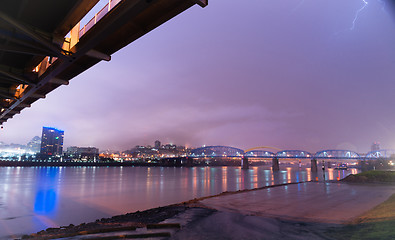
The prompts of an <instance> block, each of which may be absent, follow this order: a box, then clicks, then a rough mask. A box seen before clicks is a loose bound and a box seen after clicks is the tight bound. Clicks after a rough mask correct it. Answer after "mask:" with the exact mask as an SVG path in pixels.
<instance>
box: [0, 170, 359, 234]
mask: <svg viewBox="0 0 395 240" xmlns="http://www.w3.org/2000/svg"><path fill="white" fill-rule="evenodd" d="M280 168H281V171H279V172H274V173H273V172H272V171H271V169H270V167H266V166H259V167H251V168H250V169H248V170H243V169H241V168H240V167H193V168H173V167H168V168H166V167H0V238H7V236H8V237H9V236H18V235H21V234H28V233H33V232H37V231H40V230H43V229H46V228H48V227H59V226H66V225H69V224H70V223H73V224H74V225H77V224H80V223H82V222H90V221H94V220H96V219H99V218H103V217H110V216H113V215H119V214H124V213H128V212H135V211H137V210H140V211H141V210H145V209H149V208H154V207H159V206H165V205H169V204H173V203H179V202H182V201H187V200H190V199H193V198H198V197H203V196H209V195H214V194H218V193H221V192H224V191H236V190H241V189H252V188H257V187H263V186H268V185H274V184H281V183H290V182H299V181H310V180H314V179H316V177H318V178H319V180H322V179H323V172H322V170H321V169H320V170H319V171H318V173H316V174H312V173H311V171H310V169H309V168H303V167H302V168H299V167H297V166H296V167H295V166H294V167H285V166H280ZM350 173H357V170H356V169H350V170H334V169H327V171H326V172H325V177H326V179H327V180H336V179H337V178H340V179H341V178H344V177H346V176H347V175H349V174H350Z"/></svg>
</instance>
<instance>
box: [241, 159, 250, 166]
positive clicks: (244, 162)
mask: <svg viewBox="0 0 395 240" xmlns="http://www.w3.org/2000/svg"><path fill="white" fill-rule="evenodd" d="M249 165H250V164H249V162H248V157H246V156H243V157H242V158H241V168H242V169H248V168H249V167H250V166H249Z"/></svg>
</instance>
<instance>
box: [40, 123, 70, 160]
mask: <svg viewBox="0 0 395 240" xmlns="http://www.w3.org/2000/svg"><path fill="white" fill-rule="evenodd" d="M63 137H64V131H62V130H59V129H56V128H50V127H43V134H42V137H41V151H40V154H41V155H44V156H54V157H60V156H61V155H62V151H63Z"/></svg>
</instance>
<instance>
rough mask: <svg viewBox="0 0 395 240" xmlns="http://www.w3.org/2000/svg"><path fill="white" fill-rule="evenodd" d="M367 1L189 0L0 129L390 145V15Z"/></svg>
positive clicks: (8, 135) (78, 137) (316, 145)
mask: <svg viewBox="0 0 395 240" xmlns="http://www.w3.org/2000/svg"><path fill="white" fill-rule="evenodd" d="M368 2H369V4H368V5H367V6H366V7H365V8H364V9H363V11H360V12H359V14H358V15H356V13H357V10H358V9H361V7H362V6H363V5H364V4H363V1H358V0H355V1H347V2H344V1H340V0H338V1H321V2H319V3H316V2H315V1H304V2H303V3H302V2H295V1H285V0H284V1H276V2H273V1H264V2H263V1H251V2H250V3H249V4H248V5H246V4H243V3H241V2H229V1H225V0H222V1H221V0H218V1H210V3H209V6H208V7H206V8H204V9H201V8H200V7H197V6H195V7H193V8H191V9H189V10H187V11H186V12H184V13H182V14H180V15H179V16H177V17H176V18H174V19H172V20H171V21H169V22H167V23H165V24H164V25H163V26H160V27H159V28H158V29H156V30H154V31H152V32H150V33H149V34H147V35H146V36H144V37H143V38H142V39H139V40H137V41H136V42H135V43H132V44H131V45H130V46H128V47H126V48H124V49H122V50H120V51H119V52H118V53H116V54H114V55H113V56H112V60H111V61H110V62H108V63H107V62H101V63H100V64H98V65H97V66H95V67H93V68H92V69H89V70H88V71H86V72H84V73H82V74H81V75H80V76H78V77H76V78H75V79H73V80H72V81H70V85H69V86H63V87H60V88H59V89H56V90H55V91H54V92H52V93H50V94H49V95H48V96H47V98H46V99H42V100H39V101H37V102H36V103H34V104H33V105H32V107H31V108H28V109H25V110H23V111H22V112H21V114H19V115H16V116H15V117H14V118H13V119H10V120H9V121H8V122H6V123H5V124H4V129H3V130H2V131H1V132H0V141H3V142H8V143H12V142H13V143H21V142H23V143H26V142H28V141H29V140H30V139H31V137H33V136H36V135H40V129H41V126H56V127H58V128H60V129H64V130H65V132H66V136H65V145H66V146H71V145H78V146H96V147H98V148H99V149H107V148H109V149H114V150H126V149H129V148H130V147H133V146H135V145H148V144H153V142H154V141H155V140H157V139H162V141H163V142H169V143H170V142H173V143H180V144H185V145H187V146H202V145H226V146H236V147H240V148H244V149H247V148H249V147H255V146H257V145H267V146H273V147H278V148H288V149H304V150H306V151H311V152H314V151H317V150H320V149H322V148H338V149H350V150H355V151H357V152H363V151H366V150H367V149H369V148H370V145H371V144H372V142H374V141H379V142H381V143H382V144H383V146H382V148H395V137H394V136H393V133H394V132H395V124H394V122H395V113H394V112H393V111H391V109H392V106H393V104H394V100H393V98H392V97H391V96H392V93H393V90H395V87H394V84H393V79H392V78H391V76H394V74H395V70H394V69H393V67H392V65H393V63H394V62H395V50H394V48H393V47H392V45H393V42H394V40H395V28H394V21H393V18H392V17H393V16H391V15H390V11H389V10H388V9H387V8H386V6H385V5H382V4H381V3H380V2H379V1H368ZM109 82H111V83H112V84H109ZM21 132H23V133H28V134H27V135H28V136H21Z"/></svg>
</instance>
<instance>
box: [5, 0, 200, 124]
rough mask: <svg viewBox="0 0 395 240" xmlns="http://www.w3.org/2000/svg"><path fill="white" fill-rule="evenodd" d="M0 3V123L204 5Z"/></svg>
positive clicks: (177, 1) (81, 0) (74, 0)
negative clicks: (90, 15) (88, 16)
mask: <svg viewBox="0 0 395 240" xmlns="http://www.w3.org/2000/svg"><path fill="white" fill-rule="evenodd" d="M97 2H99V0H34V1H15V0H4V1H1V9H0V124H3V123H4V122H6V121H7V120H8V119H10V118H12V117H13V116H14V115H15V114H18V113H20V112H21V110H23V109H24V108H26V107H30V106H31V104H32V103H34V102H35V101H37V100H38V99H40V98H45V96H46V95H47V94H48V93H49V92H51V91H53V90H54V89H56V88H58V87H59V86H61V85H67V84H68V83H69V80H71V79H72V78H74V77H76V76H77V75H79V74H80V73H82V72H84V71H85V70H87V69H89V68H90V67H92V66H93V65H95V64H97V63H98V62H100V61H102V60H105V61H109V60H110V59H111V55H112V54H113V53H115V52H116V51H118V50H120V49H121V48H123V47H125V46H126V45H128V44H130V43H131V42H133V41H135V40H136V39H138V38H140V37H141V36H143V35H145V34H147V33H148V32H150V31H151V30H153V29H155V28H157V27H158V26H160V25H161V24H163V23H164V22H166V21H168V20H170V19H172V18H173V17H175V16H176V15H178V14H180V13H181V12H183V11H185V10H186V9H188V8H190V7H192V6H193V5H195V4H198V5H200V6H202V7H205V6H206V5H207V0H150V1H148V0H133V1H132V0H108V4H107V5H106V6H105V7H104V8H103V9H102V10H101V11H100V12H98V13H97V14H96V15H95V16H94V17H93V18H92V19H91V20H90V21H89V22H88V23H87V24H86V25H85V26H82V27H81V26H80V24H79V21H80V20H81V19H82V18H83V17H84V16H85V15H86V14H87V12H88V11H89V10H90V9H92V7H94V6H95V5H96V4H97Z"/></svg>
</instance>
